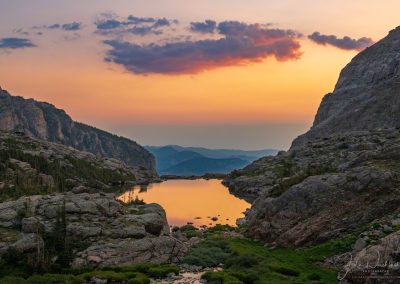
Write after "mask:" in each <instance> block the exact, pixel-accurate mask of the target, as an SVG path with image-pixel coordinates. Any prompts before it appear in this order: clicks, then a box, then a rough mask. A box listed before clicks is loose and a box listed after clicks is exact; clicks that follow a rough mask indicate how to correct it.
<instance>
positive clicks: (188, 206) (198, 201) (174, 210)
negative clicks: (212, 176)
mask: <svg viewBox="0 0 400 284" xmlns="http://www.w3.org/2000/svg"><path fill="white" fill-rule="evenodd" d="M136 197H138V198H139V199H143V200H144V201H145V202H146V203H153V202H154V203H159V204H160V205H161V206H162V207H163V208H164V209H165V211H166V212H167V218H168V222H169V224H170V225H173V226H182V225H185V224H187V223H188V222H190V223H193V224H194V225H196V226H202V225H206V226H211V225H215V224H229V225H235V222H236V219H237V218H241V217H243V211H245V210H246V209H247V208H249V207H250V204H249V203H247V202H246V201H244V200H241V199H239V198H236V197H235V196H233V195H231V194H230V193H229V191H228V189H227V188H226V187H225V186H223V185H222V184H221V181H220V180H203V179H198V180H168V181H166V182H163V183H158V184H152V185H149V186H147V187H146V186H135V187H133V188H132V189H131V190H129V191H127V192H125V193H124V194H122V195H120V196H119V197H118V199H120V200H121V201H123V202H128V201H130V200H134V199H135V198H136Z"/></svg>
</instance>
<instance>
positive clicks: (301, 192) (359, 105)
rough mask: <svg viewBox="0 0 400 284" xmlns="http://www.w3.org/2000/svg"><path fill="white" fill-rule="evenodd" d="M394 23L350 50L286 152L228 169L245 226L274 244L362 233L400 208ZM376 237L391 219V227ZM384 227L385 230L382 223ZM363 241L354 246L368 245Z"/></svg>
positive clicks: (399, 49)
mask: <svg viewBox="0 0 400 284" xmlns="http://www.w3.org/2000/svg"><path fill="white" fill-rule="evenodd" d="M399 94H400V28H397V29H395V30H393V31H391V32H390V33H389V35H388V36H387V37H386V38H384V39H383V40H381V41H380V42H378V43H376V44H375V45H373V46H371V47H369V48H367V49H366V50H365V51H363V52H361V53H360V54H359V55H357V56H356V57H355V58H354V59H353V60H352V62H351V63H350V64H349V65H347V66H346V67H345V68H344V69H343V71H342V72H341V75H340V78H339V80H338V83H337V84H336V87H335V90H334V91H333V93H332V94H328V95H326V96H325V98H324V99H323V101H322V103H321V106H320V108H319V110H318V113H317V115H316V118H315V122H314V125H313V127H312V128H311V130H310V131H309V132H307V133H306V134H304V135H302V136H300V137H299V138H297V139H296V140H295V141H294V142H293V145H292V147H291V149H290V150H289V151H288V152H281V153H279V154H278V155H277V156H276V157H265V158H261V159H259V160H257V161H255V162H254V163H253V164H251V165H249V166H248V167H246V168H244V169H242V170H239V171H234V172H232V173H231V174H230V176H229V178H227V179H226V180H225V184H226V185H228V186H229V188H230V190H231V191H232V192H233V193H235V194H237V195H239V196H245V197H247V198H248V199H251V200H254V203H253V204H252V207H251V209H250V210H249V211H248V212H247V213H246V222H247V228H248V232H247V233H248V234H250V235H251V236H253V237H256V238H258V239H260V240H262V241H264V242H267V243H271V244H273V245H279V246H286V247H289V246H303V245H306V244H316V243H320V242H324V241H327V240H329V239H332V238H338V237H341V236H344V235H347V234H362V233H363V231H364V230H366V228H368V227H370V226H372V224H379V220H382V219H384V218H390V216H392V214H395V215H396V214H398V213H399V211H400V198H399V196H400V155H399V153H400V132H399V128H400V96H399ZM390 229H391V230H386V231H387V232H384V234H383V235H380V238H381V237H384V236H385V235H386V234H388V233H390V232H391V231H394V230H397V229H398V228H397V227H393V226H392V227H390ZM383 231H385V230H383ZM372 244H373V243H369V241H366V243H365V244H364V243H362V241H361V240H360V241H359V242H358V244H357V247H358V248H362V247H363V246H368V245H372Z"/></svg>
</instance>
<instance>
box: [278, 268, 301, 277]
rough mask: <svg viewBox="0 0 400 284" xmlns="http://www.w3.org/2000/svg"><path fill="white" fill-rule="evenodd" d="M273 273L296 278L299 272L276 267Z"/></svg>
mask: <svg viewBox="0 0 400 284" xmlns="http://www.w3.org/2000/svg"><path fill="white" fill-rule="evenodd" d="M275 271H276V272H278V273H280V274H283V275H286V276H294V277H298V276H299V275H300V272H298V271H296V270H294V269H291V268H287V267H278V268H276V269H275Z"/></svg>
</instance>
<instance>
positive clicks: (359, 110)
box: [292, 27, 400, 148]
mask: <svg viewBox="0 0 400 284" xmlns="http://www.w3.org/2000/svg"><path fill="white" fill-rule="evenodd" d="M399 93H400V27H398V28H396V29H394V30H392V31H390V33H389V35H388V36H387V37H385V38H384V39H382V40H381V41H379V42H378V43H376V44H375V45H373V46H371V47H369V48H367V49H366V50H364V51H363V52H361V53H360V54H358V55H357V56H356V57H354V58H353V60H352V61H351V62H350V63H349V64H348V65H347V66H346V67H345V68H344V69H343V70H342V71H341V73H340V76H339V79H338V82H337V83H336V86H335V89H334V91H333V92H332V93H330V94H327V95H325V97H324V98H323V100H322V102H321V105H320V107H319V109H318V112H317V115H316V116H315V120H314V124H313V126H312V128H311V129H310V131H308V132H307V133H306V134H304V135H301V136H300V137H298V138H297V139H295V140H294V142H293V146H292V147H294V148H298V147H301V146H304V144H305V143H306V142H307V141H310V140H313V139H315V138H323V137H326V136H329V135H331V134H335V133H336V134H337V133H343V132H350V131H357V130H369V129H377V128H385V127H386V128H396V127H400V96H399Z"/></svg>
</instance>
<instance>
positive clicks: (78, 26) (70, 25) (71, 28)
mask: <svg viewBox="0 0 400 284" xmlns="http://www.w3.org/2000/svg"><path fill="white" fill-rule="evenodd" d="M61 28H62V29H63V30H65V31H78V30H80V29H81V28H82V24H81V23H77V22H73V23H68V24H63V25H62V26H61Z"/></svg>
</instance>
